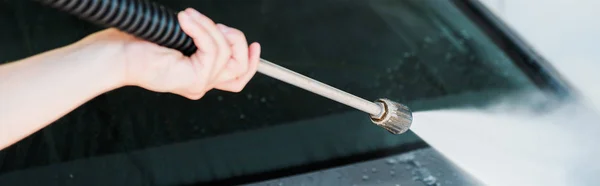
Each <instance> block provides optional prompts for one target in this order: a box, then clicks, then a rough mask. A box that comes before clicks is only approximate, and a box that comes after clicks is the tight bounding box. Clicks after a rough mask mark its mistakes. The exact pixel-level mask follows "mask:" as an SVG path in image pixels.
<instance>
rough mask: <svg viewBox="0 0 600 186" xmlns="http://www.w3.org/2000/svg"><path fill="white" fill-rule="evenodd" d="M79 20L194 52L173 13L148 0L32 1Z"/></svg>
mask: <svg viewBox="0 0 600 186" xmlns="http://www.w3.org/2000/svg"><path fill="white" fill-rule="evenodd" d="M35 1H38V2H41V3H42V4H44V5H48V6H50V7H54V8H57V9H60V10H62V11H65V12H68V13H70V14H72V15H75V16H77V17H79V18H81V19H83V20H86V21H89V22H92V23H94V24H97V25H100V26H104V27H114V28H117V29H119V30H121V31H124V32H127V33H129V34H132V35H134V36H136V37H138V38H141V39H145V40H148V41H150V42H154V43H156V44H159V45H161V46H165V47H169V48H173V49H177V50H179V51H181V52H182V53H183V54H185V55H188V56H189V55H191V54H193V53H194V52H195V51H196V45H194V43H193V41H192V38H190V37H189V36H188V35H187V34H185V32H183V30H182V29H181V27H180V26H179V21H178V20H177V13H176V12H175V11H173V10H171V9H169V8H166V7H164V6H162V5H159V4H157V3H154V2H150V1H148V0H35Z"/></svg>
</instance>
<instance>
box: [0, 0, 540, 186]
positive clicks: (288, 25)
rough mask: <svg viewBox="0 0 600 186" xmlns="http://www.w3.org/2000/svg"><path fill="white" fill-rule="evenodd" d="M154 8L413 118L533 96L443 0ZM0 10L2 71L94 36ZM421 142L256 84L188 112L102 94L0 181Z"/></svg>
mask: <svg viewBox="0 0 600 186" xmlns="http://www.w3.org/2000/svg"><path fill="white" fill-rule="evenodd" d="M158 2H160V3H163V4H164V5H166V6H168V7H171V8H174V9H183V8H185V7H194V8H197V9H198V10H199V11H201V12H203V13H204V14H206V15H208V16H209V17H211V18H213V19H214V20H215V21H216V22H222V23H225V24H227V25H230V26H232V27H236V28H239V29H240V30H242V31H244V32H245V34H246V36H247V38H248V40H249V41H258V42H260V43H261V44H262V46H263V55H262V57H263V58H265V59H267V60H270V61H272V62H274V63H276V64H279V65H281V66H284V67H286V68H289V69H291V70H294V71H297V72H299V73H302V74H305V75H307V76H310V77H312V78H314V79H317V80H319V81H322V82H324V83H327V84H329V85H331V86H334V87H337V88H339V89H342V90H345V91H347V92H350V93H352V94H355V95H357V96H360V97H363V98H365V99H368V100H375V99H377V98H390V99H392V100H394V101H397V102H400V103H404V104H406V105H408V106H409V107H410V108H411V109H413V110H414V111H421V110H431V109H440V108H448V107H460V106H470V105H471V106H472V105H485V104H486V103H487V102H488V101H489V100H493V99H494V98H497V97H501V96H504V95H507V94H508V93H511V92H520V91H537V90H538V88H537V87H536V86H535V85H534V84H533V83H532V82H531V81H530V79H528V77H527V76H526V75H525V74H524V73H523V72H522V71H521V70H520V69H519V68H517V67H516V66H515V64H514V62H513V61H511V59H509V58H508V57H507V56H506V54H505V53H503V51H502V50H501V49H500V48H498V46H496V45H495V44H494V43H493V42H492V41H491V40H490V38H488V37H487V36H486V35H485V34H484V33H483V32H482V30H481V29H480V28H478V27H477V26H475V25H474V24H473V23H472V22H471V21H470V20H469V19H468V18H467V17H466V16H465V15H463V13H461V11H460V10H458V9H457V8H456V7H455V6H454V5H453V4H452V3H451V2H450V1H437V0H404V1H396V0H377V1H375V0H368V1H364V0H318V1H317V0H314V1H278V0H235V1H220V0H210V1H183V0H173V1H167V0H162V1H158ZM0 4H1V6H0V10H1V11H0V25H1V27H2V29H0V33H1V34H0V41H2V43H1V44H0V45H1V46H0V48H1V49H2V51H4V52H3V53H2V55H0V61H11V60H16V59H20V58H23V57H26V56H29V55H33V54H36V53H39V52H43V51H46V50H49V49H52V48H56V47H59V46H63V45H66V44H68V43H71V42H74V41H77V40H78V39H80V38H81V37H83V36H85V35H87V34H89V33H92V32H94V31H97V30H99V29H100V28H98V27H95V26H93V25H90V24H88V23H84V22H82V21H79V20H78V19H77V18H74V17H72V16H69V15H66V14H64V13H61V12H58V11H56V10H54V9H50V8H46V7H42V6H40V5H38V4H36V3H35V2H30V1H21V0H9V1H2V2H0ZM49 83H56V82H49ZM40 93H43V92H40ZM418 119H419V118H415V120H418ZM423 145H424V143H423V142H422V141H421V140H420V139H419V138H418V137H417V136H416V135H414V134H413V133H410V132H409V133H406V134H403V135H392V134H389V133H388V132H386V131H385V130H384V129H381V128H379V127H377V126H375V125H373V124H372V123H371V122H370V121H369V118H368V115H367V114H364V113H361V112H359V111H356V110H354V109H352V108H350V107H348V106H345V105H342V104H339V103H336V102H334V101H331V100H328V99H326V98H322V97H320V96H318V95H315V94H312V93H310V92H307V91H305V90H302V89H299V88H296V87H294V86H291V85H288V84H285V83H282V82H279V81H277V80H275V79H272V78H269V77H266V76H263V75H257V76H255V78H254V79H252V81H251V82H250V84H249V85H248V86H247V87H246V88H245V89H244V90H243V91H242V92H241V93H238V94H234V93H225V92H220V91H211V92H209V93H208V94H207V95H206V96H205V97H203V98H202V99H201V100H199V101H190V100H187V99H185V98H182V97H180V96H176V95H171V94H162V93H153V92H149V91H147V90H144V89H141V88H136V87H125V88H121V89H118V90H115V91H112V92H109V93H107V94H104V95H101V96H99V97H97V98H95V99H94V100H92V101H90V102H88V103H86V104H85V105H83V106H81V107H80V108H78V109H76V110H75V111H73V112H72V113H70V114H68V115H67V116H65V117H63V118H61V119H60V120H58V121H56V122H55V123H53V124H52V125H51V126H49V127H47V128H45V129H43V130H41V131H39V132H37V133H36V134H34V135H32V136H30V137H29V138H27V139H25V140H23V141H21V142H19V143H18V144H16V145H13V146H11V147H10V148H8V149H5V150H3V151H1V152H0V181H1V180H2V179H5V180H12V179H17V178H22V177H23V176H36V177H48V178H54V176H56V178H60V179H74V178H78V177H81V176H80V175H94V176H92V177H90V178H89V179H93V180H104V181H106V180H111V179H121V180H119V182H116V183H132V184H135V183H138V182H139V181H140V180H142V181H144V182H145V181H149V180H150V182H151V183H155V184H179V183H196V182H211V181H215V180H223V179H228V178H234V177H243V176H247V175H260V174H261V173H265V172H277V171H284V170H287V169H292V168H298V167H300V168H301V167H302V166H304V165H308V164H313V163H323V162H328V161H329V160H342V159H343V160H346V161H356V160H355V159H352V157H359V156H360V155H364V154H369V153H376V152H400V151H402V149H410V148H416V147H418V146H423ZM344 158H345V159H344ZM348 158H350V159H348ZM19 170H20V171H19ZM124 175H130V176H133V177H135V179H133V180H132V178H128V177H127V176H124ZM124 180H125V181H124ZM88 181H89V180H88Z"/></svg>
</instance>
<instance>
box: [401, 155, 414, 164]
mask: <svg viewBox="0 0 600 186" xmlns="http://www.w3.org/2000/svg"><path fill="white" fill-rule="evenodd" d="M414 159H415V155H414V154H404V155H401V156H398V161H400V162H403V163H407V162H410V161H413V160H414Z"/></svg>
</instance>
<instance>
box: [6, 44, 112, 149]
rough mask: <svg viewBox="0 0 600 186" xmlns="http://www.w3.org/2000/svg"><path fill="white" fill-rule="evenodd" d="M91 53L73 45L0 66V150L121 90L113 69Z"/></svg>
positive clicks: (87, 48) (99, 56) (106, 62)
mask: <svg viewBox="0 0 600 186" xmlns="http://www.w3.org/2000/svg"><path fill="white" fill-rule="evenodd" d="M93 50H94V48H93V47H89V46H80V45H79V44H73V45H71V46H67V47H63V48H59V49H55V50H52V51H49V52H45V53H42V54H39V55H36V56H32V57H30V58H26V59H23V60H21V61H17V62H12V63H9V64H5V65H1V66H0V149H2V148H5V147H7V146H9V145H11V144H13V143H15V142H17V141H19V140H21V139H23V138H24V137H26V136H28V135H30V134H32V133H34V132H36V131H38V130H40V129H42V128H44V127H45V126H47V125H48V124H50V123H52V122H54V121H55V120H57V119H59V118H60V117H62V116H64V115H66V114H67V113H69V112H71V111H72V110H74V109H75V108H77V107H78V106H80V105H82V104H83V103H85V102H87V101H89V100H90V99H92V98H94V97H96V96H98V95H100V94H102V93H104V92H106V91H110V90H112V89H115V88H118V87H119V86H121V78H122V77H121V73H120V71H119V69H117V68H118V67H117V65H116V64H115V63H114V62H112V61H110V60H109V58H108V57H105V56H101V55H103V53H102V52H97V51H93ZM103 59H105V60H103Z"/></svg>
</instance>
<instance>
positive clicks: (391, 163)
mask: <svg viewBox="0 0 600 186" xmlns="http://www.w3.org/2000/svg"><path fill="white" fill-rule="evenodd" d="M385 163H387V164H388V165H395V164H396V163H398V161H396V160H395V159H394V158H389V159H387V160H385Z"/></svg>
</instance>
